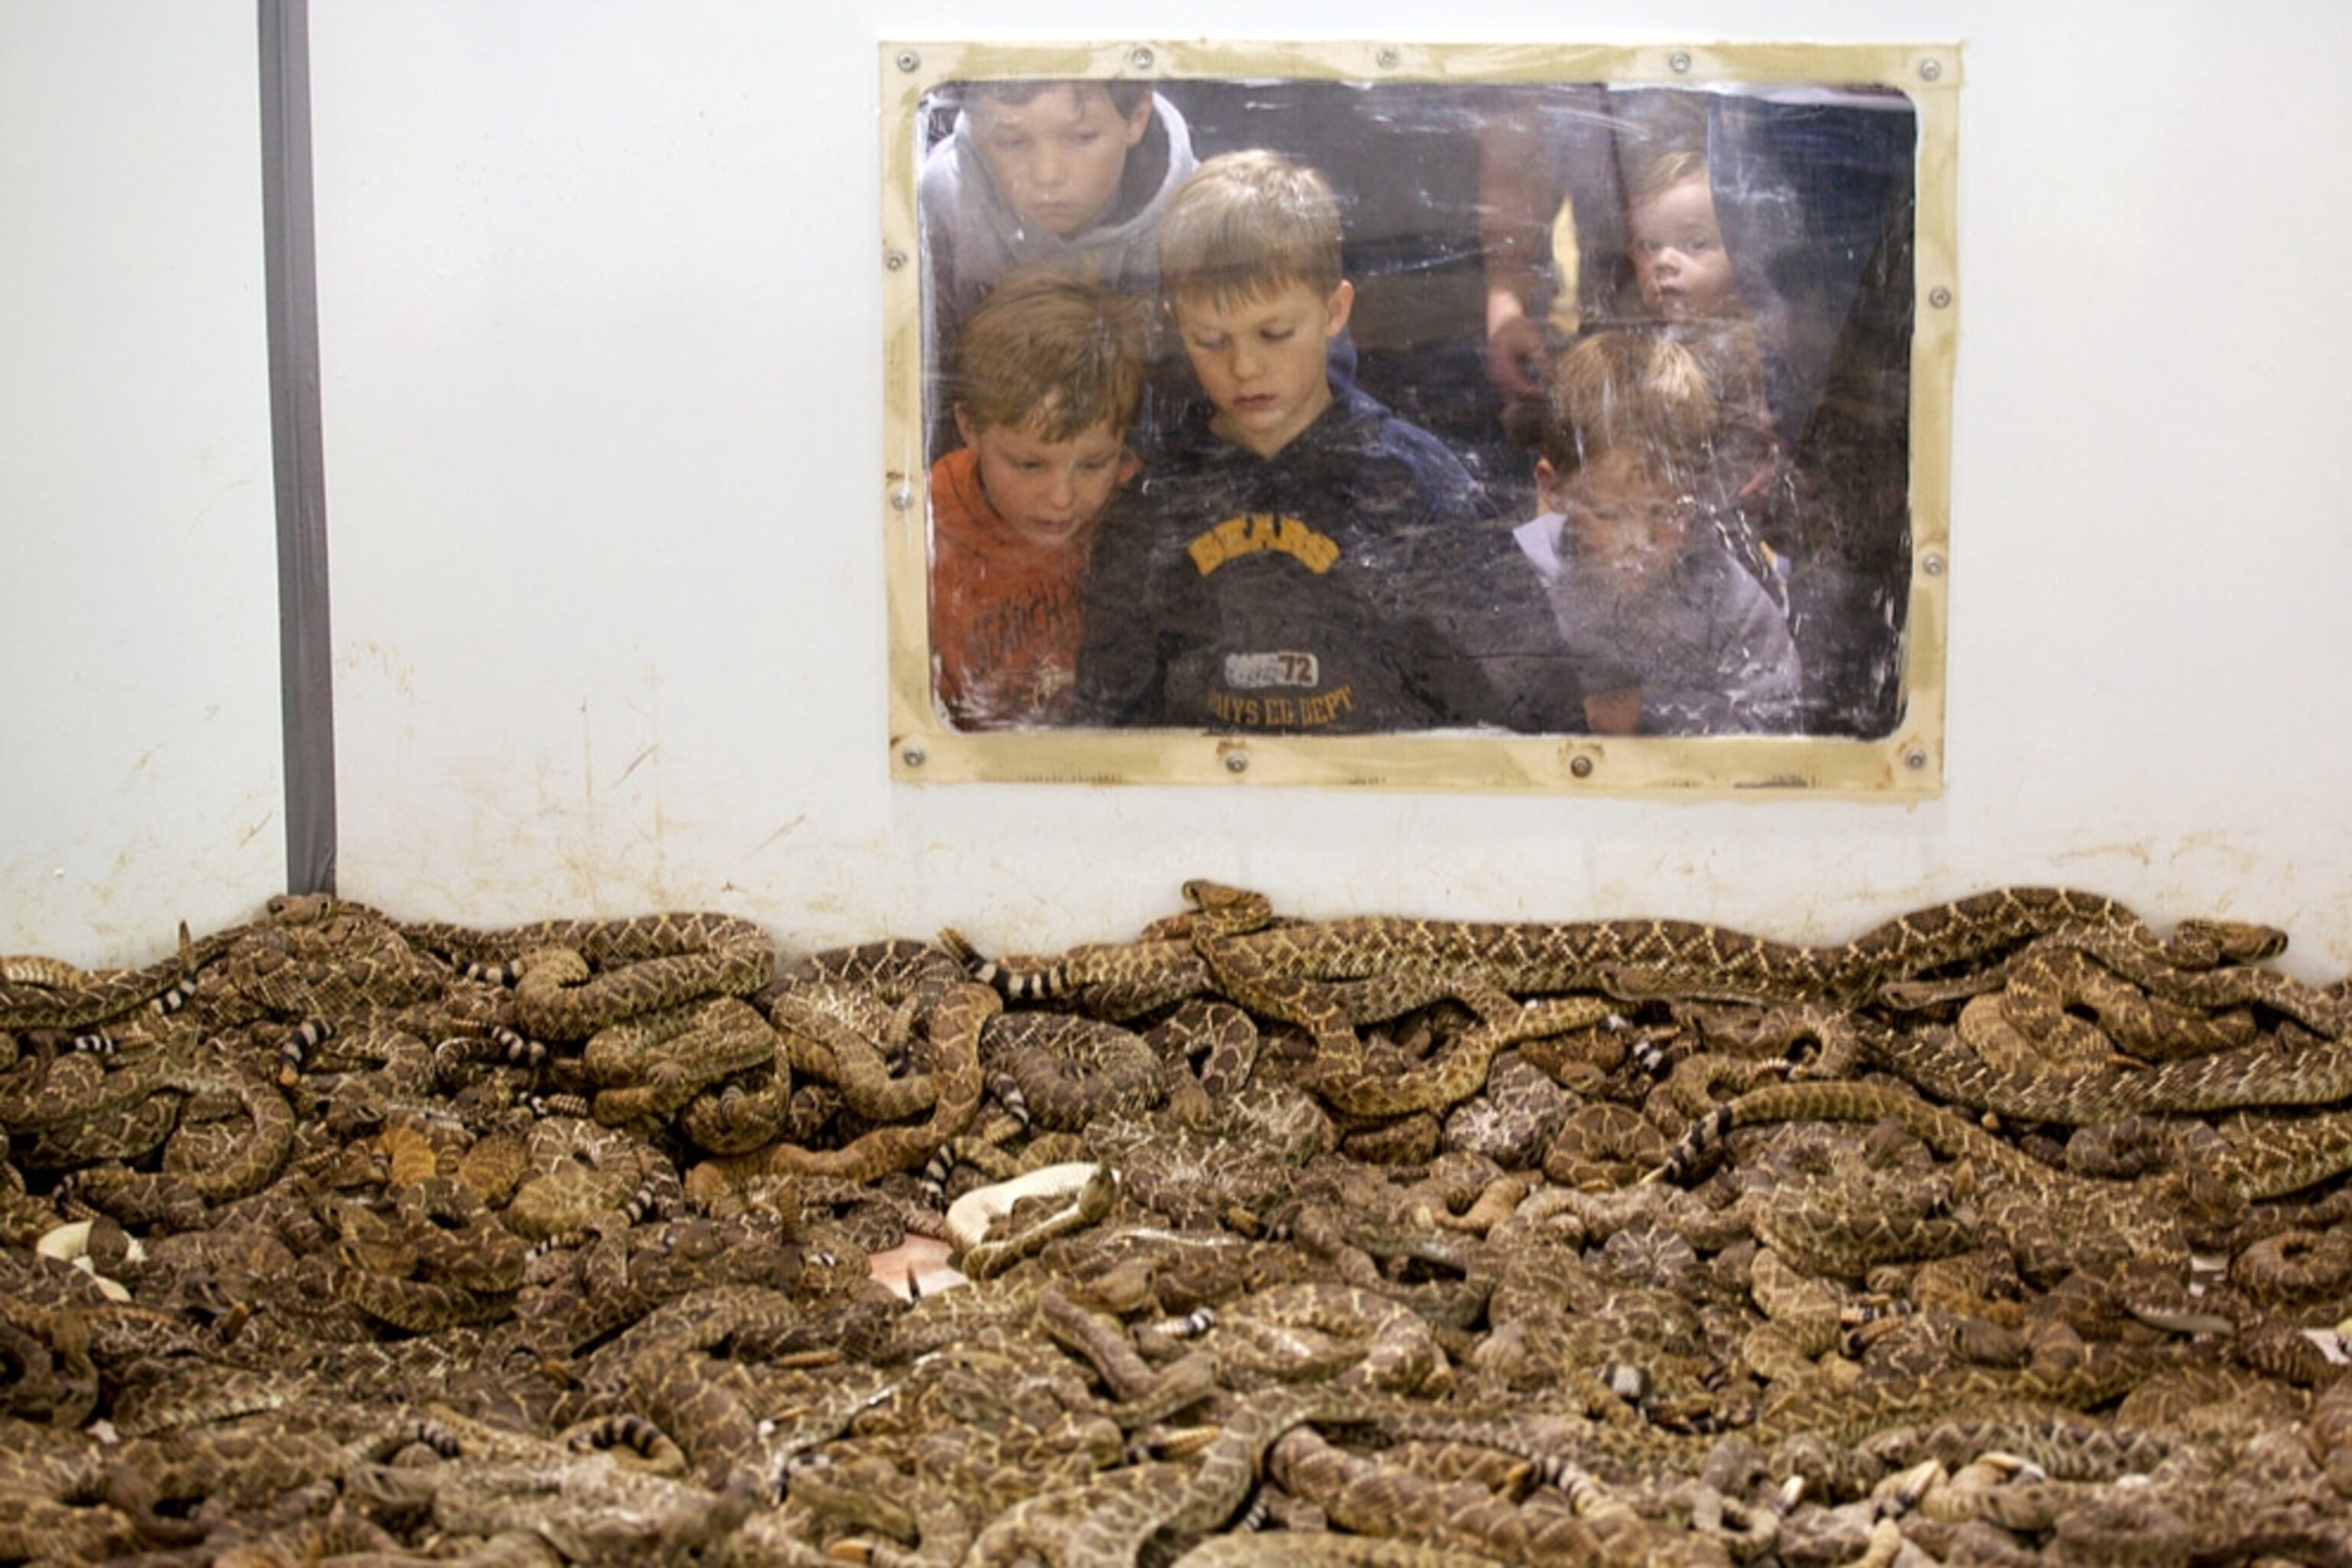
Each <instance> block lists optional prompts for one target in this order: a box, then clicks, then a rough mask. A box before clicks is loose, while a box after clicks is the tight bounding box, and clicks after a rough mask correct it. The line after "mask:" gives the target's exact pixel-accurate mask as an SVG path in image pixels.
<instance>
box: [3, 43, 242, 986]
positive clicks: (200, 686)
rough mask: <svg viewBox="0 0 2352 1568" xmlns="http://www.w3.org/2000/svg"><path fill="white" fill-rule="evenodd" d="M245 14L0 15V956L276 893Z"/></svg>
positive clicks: (125, 954)
mask: <svg viewBox="0 0 2352 1568" xmlns="http://www.w3.org/2000/svg"><path fill="white" fill-rule="evenodd" d="M255 38H256V30H255V22H254V12H253V6H252V5H251V4H250V3H249V0H184V3H183V0H175V3H174V4H173V5H152V4H137V3H134V0H74V3H72V4H66V3H63V0H58V3H53V4H52V3H40V4H35V3H28V0H0V952H48V953H54V954H57V955H58V956H60V957H66V958H70V959H74V960H76V961H77V962H80V963H110V962H123V961H138V962H144V961H146V960H148V959H152V958H155V957H158V956H161V955H162V954H163V953H164V952H169V951H170V949H171V945H172V942H173V932H174V930H175V928H176V926H177V924H178V922H179V921H182V920H185V921H188V922H189V923H190V924H191V925H192V926H194V928H195V929H196V930H198V931H204V930H207V929H210V928H212V927H215V926H219V925H224V924H226V923H228V922H229V921H235V920H241V919H243V918H245V917H246V916H247V915H248V914H250V913H251V912H252V910H253V909H254V906H255V905H256V903H257V901H258V900H261V899H263V898H266V897H267V896H268V894H269V893H271V892H273V891H275V890H277V889H279V888H282V887H283V886H284V884H285V875H286V826H285V807H284V798H285V797H284V789H283V786H282V784H281V783H280V777H281V774H280V763H279V747H278V733H279V731H278V579H277V571H278V567H277V536H276V528H277V524H276V522H275V521H274V509H275V502H274V500H273V498H272V490H271V478H270V456H269V371H268V363H269V362H268V329H267V324H266V322H265V320H264V317H263V297H264V296H263V288H262V259H261V233H262V230H261V162H260V138H261V113H260V110H259V108H258V105H257V97H256V90H257V89H256V81H257V71H256V66H255V58H256V43H255Z"/></svg>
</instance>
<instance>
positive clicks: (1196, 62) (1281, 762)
mask: <svg viewBox="0 0 2352 1568" xmlns="http://www.w3.org/2000/svg"><path fill="white" fill-rule="evenodd" d="M1961 52H1962V51H1961V47H1960V45H1959V44H1958V42H1940V43H1859V44H1845V43H1835V44H1832V43H1679V42H1671V41H1668V42H1659V43H1653V44H1634V45H1599V44H1541V43H1528V44H1437V43H1403V42H1390V43H1381V42H1328V43H1326V42H1263V41H1201V40H1167V39H1150V40H1134V39H1130V40H1128V41H1124V42H1091V43H1054V42H1027V41H1023V42H1010V41H1004V42H988V43H975V42H949V41H922V42H898V43H888V42H886V43H884V44H882V45H881V46H880V59H879V64H880V71H881V106H880V107H881V114H880V120H881V132H882V247H881V257H880V261H881V267H882V280H883V397H884V414H883V453H884V472H883V475H882V523H883V537H884V544H885V559H886V568H887V584H888V595H889V628H890V658H889V672H890V772H891V776H892V777H893V778H894V779H897V780H899V781H902V782H906V783H919V784H947V783H961V782H973V781H990V782H1023V783H1041V784H1226V785H1229V786H1233V785H1241V786H1255V785H1264V784H1287V785H1314V786H1345V787H1350V788H1373V789H1398V790H1413V791H1428V792H1440V791H1449V790H1469V791H1511V792H1519V791H1543V792H1550V793H1556V794H1562V795H1578V794H1591V795H1652V796H1660V795H1663V796H1670V797H1679V796H1699V795H1704V796H1721V795H1741V796H1748V797H1759V796H1781V797H1785V796H1811V795H1841V796H1860V797H1865V798H1869V797H1875V798H1883V799H1888V800H1916V799H1920V798H1924V797H1929V796H1934V795H1938V794H1940V793H1941V791H1942V789H1943V777H1944V658H1945V629H1946V625H1947V622H1948V603H1947V600H1948V584H1949V581H1950V574H1949V571H1948V563H1949V562H1950V558H1951V472H1952V468H1951V444H1952V379H1953V371H1954V365H1955V362H1956V359H1957V355H1958V341H1959V307H1960V298H1959V277H1958V158H1959V123H1958V108H1959V103H1958V97H1959V89H1960V85H1961V81H1962V71H1961ZM1044 76H1072V77H1106V78H1109V77H1133V78H1139V79H1171V78H1172V79H1182V78H1188V77H1209V78H1236V79H1246V78H1289V79H1306V80H1315V79H1328V80H1347V81H1441V82H1443V81H1451V82H1475V81H1498V82H1511V81H1612V82H1657V83H1663V84H1667V85H1675V84H1696V83H1704V82H1711V81H1717V82H1719V81H1736V82H1851V83H1864V82H1868V83H1875V84H1881V85H1885V86H1889V87H1894V88H1898V89H1901V90H1902V91H1903V92H1904V93H1906V95H1907V96H1908V97H1909V98H1910V100H1911V101H1912V103H1913V105H1914V107H1915V108H1916V111H1917V114H1918V121H1919V148H1918V157H1917V163H1916V171H1917V172H1916V177H1917V181H1918V190H1917V215H1916V222H1917V228H1916V236H1915V242H1914V243H1915V252H1916V255H1915V268H1916V271H1915V289H1916V295H1917V299H1916V310H1915V313H1914V321H1915V325H1914V328H1913V338H1912V353H1911V506H1912V523H1911V532H1912V566H1911V599H1910V619H1909V624H1908V627H1907V632H1906V642H1905V656H1904V675H1903V684H1904V694H1905V703H1904V719H1903V722H1902V723H1901V724H1900V725H1899V726H1898V727H1897V728H1896V730H1895V732H1894V733H1893V734H1892V735H1889V736H1888V737H1886V738H1885V739H1883V740H1876V741H1855V740H1840V739H1808V738H1803V737H1767V736H1746V735H1740V736H1709V737H1697V738H1688V739H1666V738H1632V739H1617V738H1610V739H1601V738H1597V737H1590V736H1549V737H1548V736H1503V735H1488V734H1484V733H1433V734H1407V735H1388V736H1364V735H1353V736H1318V735H1260V734H1254V733H1253V734H1248V735H1241V734H1224V733H1216V732H1209V731H1174V730H1163V731H1089V730H1061V731H1004V732H996V733H988V734H962V733H959V732H958V731H954V730H951V729H950V728H949V727H948V726H947V725H946V724H945V722H944V721H942V720H941V719H940V715H939V713H938V711H937V710H935V709H934V708H933V706H932V703H931V698H930V678H929V671H930V647H929V627H928V620H929V617H928V615H927V613H926V605H927V592H926V581H927V577H926V574H927V571H928V549H927V540H926V537H925V509H924V493H923V492H924V479H925V470H924V466H923V461H922V455H923V437H922V380H921V376H922V363H921V336H922V331H921V308H920V307H921V300H920V293H919V290H920V268H919V266H918V265H917V258H918V249H917V246H918V229H917V224H916V210H915V177H916V169H915V160H916V146H917V137H916V132H917V116H918V112H919V106H920V104H921V101H922V99H923V96H924V95H925V94H926V93H928V92H929V91H930V90H932V89H934V88H937V87H938V86H940V84H942V83H944V82H949V81H958V80H971V79H976V78H990V77H1044Z"/></svg>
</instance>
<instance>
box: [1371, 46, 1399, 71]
mask: <svg viewBox="0 0 2352 1568" xmlns="http://www.w3.org/2000/svg"><path fill="white" fill-rule="evenodd" d="M1402 58H1404V57H1403V56H1402V55H1400V54H1398V53H1397V52H1396V50H1394V49H1391V48H1383V49H1381V51H1380V52H1379V53H1377V54H1375V55H1373V56H1372V63H1373V64H1375V65H1377V66H1379V67H1380V68H1381V69H1382V70H1384V71H1392V70H1394V69H1396V68H1397V61H1399V60H1400V59H1402Z"/></svg>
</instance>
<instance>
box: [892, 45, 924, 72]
mask: <svg viewBox="0 0 2352 1568" xmlns="http://www.w3.org/2000/svg"><path fill="white" fill-rule="evenodd" d="M922 64H923V57H922V56H920V55H919V54H917V53H916V52H915V51H914V50H912V49H900V50H899V51H898V68H899V69H900V70H902V71H911V70H919V69H921V68H922Z"/></svg>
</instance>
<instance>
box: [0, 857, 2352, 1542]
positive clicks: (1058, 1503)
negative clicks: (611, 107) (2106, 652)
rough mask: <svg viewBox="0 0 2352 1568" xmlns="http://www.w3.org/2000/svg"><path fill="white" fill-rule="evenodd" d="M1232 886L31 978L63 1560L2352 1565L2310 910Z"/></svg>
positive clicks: (2342, 1221) (294, 929) (19, 1155)
mask: <svg viewBox="0 0 2352 1568" xmlns="http://www.w3.org/2000/svg"><path fill="white" fill-rule="evenodd" d="M1186 891H1187V894H1188V899H1189V902H1190V905H1191V907H1190V908H1189V909H1188V910H1186V911H1184V912H1183V913H1181V914H1180V915H1177V916H1174V917H1171V919H1169V920H1167V921H1161V922H1160V923H1159V924H1158V925H1156V926H1154V927H1153V928H1152V929H1150V931H1146V932H1144V933H1142V935H1141V936H1140V937H1139V938H1138V939H1137V940H1136V941H1133V942H1105V943H1098V944H1089V945H1088V946H1086V947H1083V948H1080V949H1076V950H1074V951H1072V952H1067V953H1064V954H1060V955H1058V956H1056V957H1054V958H1050V959H1045V960H1040V961H1036V962H1034V963H1033V962H1027V961H1018V960H1010V959H1004V958H1000V957H989V956H984V955H982V954H981V953H979V952H976V951H974V950H973V948H972V947H971V944H970V943H968V942H964V941H963V940H962V939H961V938H960V937H957V936H955V935H954V933H951V932H950V933H943V935H942V937H941V940H940V942H939V943H938V944H932V943H928V942H906V941H894V942H877V943H874V944H871V945H868V946H866V947H861V948H855V949H845V950H841V951H836V952H823V953H814V954H808V955H803V956H800V957H797V958H795V959H793V960H792V961H791V962H788V963H782V965H781V966H780V965H779V963H778V960H777V955H776V954H775V953H774V952H773V950H772V946H771V945H770V943H769V942H768V939H767V938H766V937H765V935H764V934H763V933H762V932H761V931H760V930H759V928H758V927H757V926H756V925H754V924H752V923H751V922H749V921H743V920H741V919H739V918H735V917H730V916H726V915H720V914H696V913H673V914H666V915H656V916H648V917H644V918H640V919H635V920H626V921H542V922H539V923H537V924H534V925H530V926H523V927H515V928H509V929H505V930H476V929H472V928H467V927H465V926H462V925H453V924H421V923H405V922H402V921H397V920H394V919H392V918H389V917H388V916H386V915H384V914H383V913H381V912H379V911H376V910H370V909H367V908H365V907H364V906H361V905H356V904H351V903H341V902H336V901H334V900H324V899H289V900H278V902H276V903H275V904H274V905H273V906H272V907H271V908H270V909H269V910H267V911H265V912H264V913H263V914H262V915H260V916H259V917H257V919H256V920H254V921H250V922H248V923H247V924H245V925H242V926H238V927H235V928H231V929H229V930H226V931H219V932H214V933H209V934H206V935H205V936H203V937H201V938H195V937H190V936H186V935H184V936H183V937H182V939H181V940H180V942H178V943H177V945H176V948H175V950H174V951H173V952H171V953H170V954H169V955H167V956H166V957H164V958H163V959H161V960H159V961H158V962H156V963H153V964H151V965H148V966H146V967H144V968H141V969H136V970H129V971H122V972H115V973H86V972H84V971H81V970H79V969H77V968H75V967H73V966H72V965H70V964H67V963H60V962H58V961H57V960H55V959H51V958H47V957H41V956H24V957H11V958H0V1132H5V1145H0V1153H5V1167H0V1241H5V1243H6V1248H5V1252H0V1366H5V1373H6V1375H5V1377H0V1563H17V1562H23V1563H89V1562H107V1561H121V1562H124V1563H131V1562H136V1563H230V1564H236V1565H239V1568H257V1565H262V1564H268V1565H271V1568H279V1565H285V1568H290V1565H292V1564H297V1563H302V1564H309V1563H339V1562H340V1563H345V1564H347V1565H348V1568H362V1565H364V1568H383V1565H384V1564H389V1563H400V1562H419V1563H424V1562H432V1563H450V1562H462V1563H478V1564H485V1565H487V1564H490V1563H499V1564H507V1563H548V1564H552V1563H638V1562H662V1563H688V1562H693V1563H746V1564H751V1563H782V1564H815V1563H830V1562H840V1561H845V1560H846V1561H861V1562H869V1563H881V1564H892V1563H929V1564H949V1563H976V1564H1013V1563H1025V1562H1046V1563H1058V1564H1065V1565H1069V1564H1076V1565H1080V1568H1096V1565H1100V1564H1108V1563H1122V1564H1124V1563H1137V1562H1148V1563H1161V1562H1167V1561H1174V1560H1180V1559H1181V1560H1182V1561H1186V1562H1192V1563H1202V1564H1216V1563H1401V1564H1411V1565H1414V1568H1452V1565H1455V1564H1476V1563H1552V1562H1561V1563H1577V1564H1590V1563H1606V1564H1625V1565H1627V1568H1631V1565H1633V1564H1636V1563H1642V1564H1647V1563H1694V1564H1696V1563H1706V1564H1713V1563H1735V1562H1736V1563H1788V1564H1791V1565H1800V1564H1818V1563H1845V1562H1867V1563H1894V1562H1895V1561H1897V1560H1898V1559H1901V1558H1904V1557H1905V1556H1906V1555H1908V1556H1909V1557H1910V1560H1912V1561H1915V1562H1916V1561H1920V1560H1930V1561H1938V1562H1948V1563H1958V1562H1987V1561H1998V1562H2011V1561H2016V1562H2022V1561H2026V1560H2029V1559H2030V1560H2032V1561H2050V1562H2095V1561H2106V1560H2109V1559H2110V1558H2113V1557H2115V1556H2116V1555H2117V1554H2119V1553H2123V1552H2130V1553H2131V1554H2134V1555H2135V1557H2136V1558H2137V1559H2145V1560H2147V1561H2151V1562H2158V1563H2180V1564H2188V1563H2227V1562H2234V1561H2241V1560H2249V1561H2250V1560H2255V1559H2270V1560H2288V1561H2301V1562H2310V1563H2347V1562H2352V1382H2347V1381H2346V1377H2345V1368H2346V1367H2347V1363H2352V1352H2347V1345H2346V1342H2345V1341H2344V1340H2343V1338H2341V1337H2340V1336H2339V1334H2338V1332H2337V1325H2338V1324H2346V1323H2347V1322H2352V1185H2347V1184H2346V1182H2345V1181H2344V1180H2343V1174H2342V1173H2344V1172H2345V1171H2346V1170H2347V1168H2352V994H2348V993H2347V987H2346V986H2343V985H2336V986H2329V987H2320V986H2314V985H2310V984H2305V983H2302V982H2299V981H2297V980H2295V979H2294V978H2292V977H2290V976H2289V975H2288V974H2287V973H2284V972H2283V971H2282V970H2281V969H2279V968H2278V967H2276V966H2275V965H2274V964H2273V963H2272V962H2271V961H2272V960H2273V958H2274V957H2275V956H2276V955H2277V953H2278V952H2279V951H2280V949H2281V948H2282V947H2283V945H2284V936H2283V934H2282V933H2280V932H2278V931H2273V930H2271V929H2269V928H2265V927H2259V926H2250V925H2244V924H2239V923H2234V922H2227V921H2207V920H2189V921H2182V922H2179V923H2178V924H2176V925H2174V926H2173V927H2172V928H2171V930H2170V931H2168V933H2166V934H2164V935H2161V936H2159V935H2158V933H2157V932H2156V931H2154V930H2152V929H2151V928H2150V927H2149V926H2148V925H2147V923H2146V922H2145V921H2143V920H2142V919H2141V918H2140V916H2139V915H2138V914H2137V913H2136V912H2134V911H2132V910H2127V909H2125V908H2123V907H2121V906H2119V905H2117V904H2116V903H2114V902H2113V901H2111V900H2105V899H2103V898H2099V897H2096V896H2095V895H2091V894H2085V893H2081V892H2076V891H2072V890H2067V889H2029V888H2021V889H2001V890H1998V891H1995V892H1990V893H1986V894H1982V895H1979V896H1977V897H1975V898H1970V899H1967V900H1959V901H1958V902H1956V903H1951V904H1945V905H1938V906H1936V907H1934V908H1931V909H1926V910H1916V911H1913V912H1911V913H1908V914H1905V915H1903V916H1900V917H1899V918H1896V919H1894V920H1891V921H1886V922H1885V923H1884V924H1881V925H1879V926H1876V927H1874V928H1872V929H1870V930H1868V931H1864V932H1863V933H1861V934H1860V935H1858V936H1856V937H1854V938H1853V939H1852V940H1850V941H1848V942H1841V943H1836V944H1831V945H1822V946H1806V945H1800V944H1793V943H1786V942H1776V941H1773V940H1769V939H1768V938H1764V937H1759V936H1755V935H1750V934H1748V933H1744V932H1739V931H1728V930H1725V929H1723V928H1719V927H1712V926H1705V925H1696V924H1691V923H1688V922H1680V921H1590V922H1577V923H1566V924H1532V923H1530V924H1520V925H1496V924H1479V923H1467V922H1448V921H1419V920H1411V919H1403V918H1396V917H1358V918H1353V919H1347V920H1339V921H1296V920H1283V919H1277V918H1276V915H1275V912H1274V911H1273V910H1271V909H1270V908H1269V907H1268V905H1267V904H1266V903H1265V900H1262V899H1259V898H1256V897H1255V896H1254V895H1250V894H1247V893H1244V892H1240V891H1237V890H1234V889H1223V888H1218V887H1214V886H1212V885H1208V884H1197V885H1194V886H1192V887H1191V888H1188V889H1186ZM908 1236H918V1237H936V1238H938V1239H939V1240H940V1243H941V1244H942V1245H944V1246H945V1247H948V1248H950V1249H951V1250H952V1251H953V1252H954V1253H955V1254H956V1255H957V1256H958V1257H959V1258H960V1259H961V1262H962V1263H963V1264H964V1266H965V1267H964V1272H965V1274H966V1275H968V1276H969V1277H970V1282H968V1283H962V1284H957V1285H953V1286H951V1287H950V1288H944V1289H933V1290H932V1291H930V1292H929V1293H928V1294H925V1295H923V1296H922V1297H921V1298H920V1299H919V1300H915V1301H913V1302H911V1303H910V1302H908V1301H907V1300H903V1299H902V1296H901V1294H900V1293H899V1292H897V1291H894V1290H892V1289H889V1288H888V1287H889V1286H890V1285H893V1284H898V1283H899V1282H900V1281H899V1279H898V1278H897V1277H896V1276H894V1275H892V1271H891V1269H890V1268H889V1267H888V1266H887V1264H886V1265H885V1266H884V1267H883V1268H882V1269H881V1272H882V1273H883V1274H884V1275H886V1276H891V1277H889V1278H885V1279H877V1269H876V1266H875V1264H874V1259H875V1258H877V1257H884V1258H887V1257H889V1256H892V1255H893V1249H894V1248H895V1247H898V1244H899V1243H900V1241H901V1240H902V1239H903V1238H905V1237H908Z"/></svg>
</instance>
